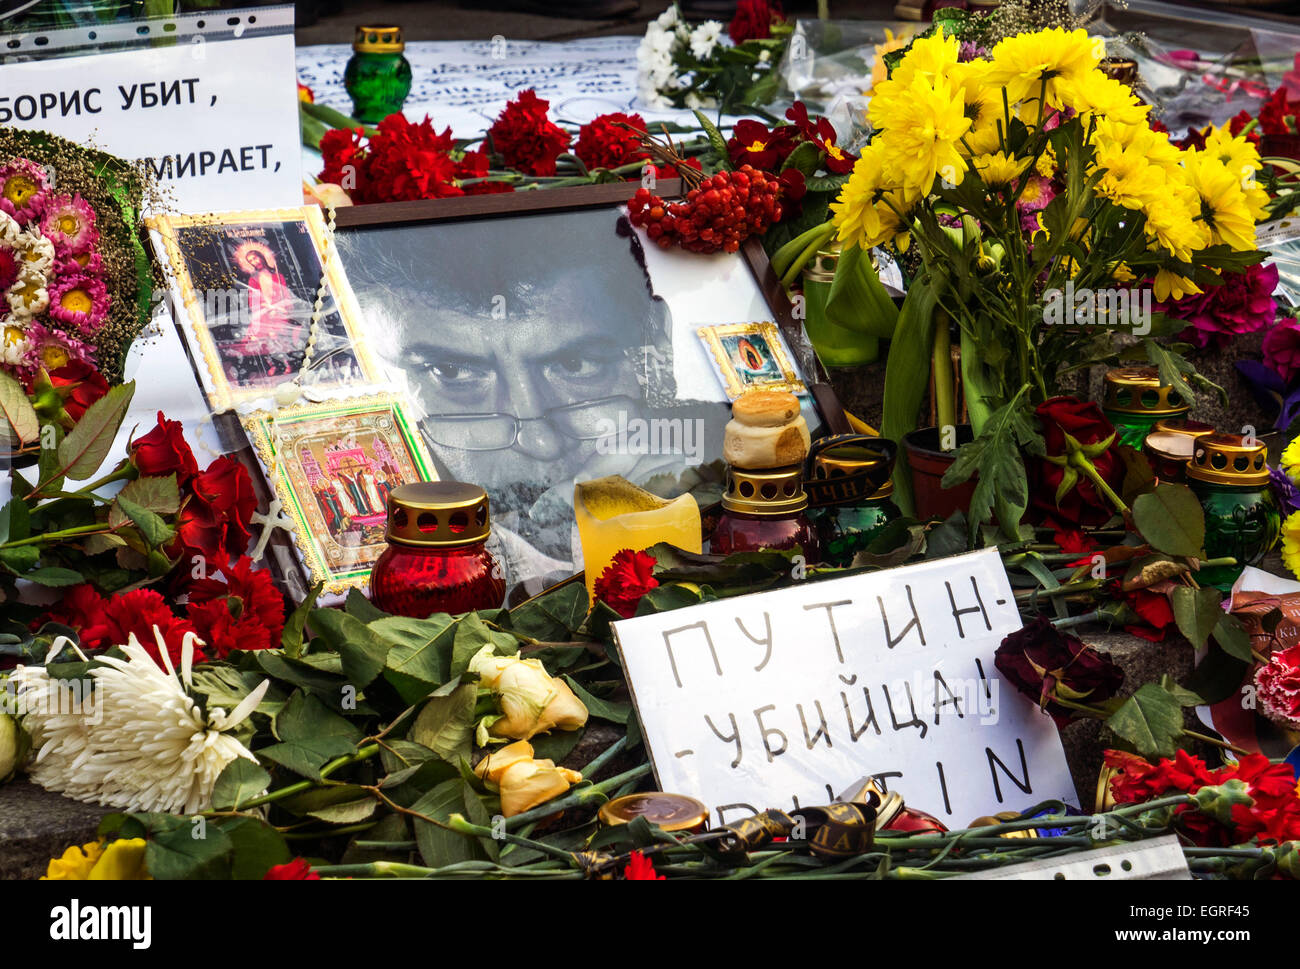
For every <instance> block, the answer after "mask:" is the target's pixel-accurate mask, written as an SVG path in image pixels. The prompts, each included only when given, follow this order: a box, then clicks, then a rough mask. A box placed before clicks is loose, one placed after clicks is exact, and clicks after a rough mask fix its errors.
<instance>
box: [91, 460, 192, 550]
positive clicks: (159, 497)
mask: <svg viewBox="0 0 1300 969" xmlns="http://www.w3.org/2000/svg"><path fill="white" fill-rule="evenodd" d="M122 501H126V502H127V503H128V504H131V505H134V506H136V507H138V508H143V509H145V510H147V511H150V512H153V513H154V514H155V515H174V514H176V512H178V511H180V508H181V492H180V488H178V487H177V485H176V475H174V474H169V475H167V476H166V477H162V478H152V477H144V478H136V479H135V480H134V481H128V482H127V483H126V486H125V487H123V488H122V490H121V491H119V492H118V493H117V501H114V502H113V504H112V505H110V506H109V509H108V523H109V524H110V525H111V526H113V527H114V528H121V527H122V526H123V525H125V524H126V523H127V522H128V521H131V522H135V519H134V518H132V517H131V515H130V513H129V512H128V511H127V510H126V507H125V506H124V505H121V504H120V502H122ZM135 523H136V524H137V525H138V524H140V523H139V522H135ZM146 540H147V536H146ZM150 544H152V545H158V544H162V543H160V542H151V543H150Z"/></svg>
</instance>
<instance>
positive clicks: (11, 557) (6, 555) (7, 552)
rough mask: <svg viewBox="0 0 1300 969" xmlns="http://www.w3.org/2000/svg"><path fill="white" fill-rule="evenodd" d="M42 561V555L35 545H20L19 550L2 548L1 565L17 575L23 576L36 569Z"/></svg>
mask: <svg viewBox="0 0 1300 969" xmlns="http://www.w3.org/2000/svg"><path fill="white" fill-rule="evenodd" d="M40 560H41V553H40V551H39V550H38V549H37V548H36V546H35V545H19V546H18V547H17V548H0V565H3V566H4V567H5V568H7V569H8V570H9V571H11V572H13V573H14V574H15V575H23V574H24V573H26V572H30V571H31V570H32V569H34V568H35V567H36V563H38V562H39V561H40Z"/></svg>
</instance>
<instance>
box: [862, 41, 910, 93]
mask: <svg viewBox="0 0 1300 969" xmlns="http://www.w3.org/2000/svg"><path fill="white" fill-rule="evenodd" d="M911 39H912V33H911V31H909V30H900V31H899V32H898V33H897V34H895V33H894V32H893V31H892V30H890V29H889V28H888V27H886V28H885V42H884V43H883V44H876V45H875V47H876V59H875V60H874V61H873V62H872V64H871V86H872V87H873V88H874V87H875V86H876V85H877V84H880V83H881V82H882V81H885V80H887V79H888V78H889V68H887V67H886V66H885V55H886V54H891V53H893V52H894V51H896V50H901V49H902V48H904V47H906V46H907V44H908V42H909V41H910V40H911Z"/></svg>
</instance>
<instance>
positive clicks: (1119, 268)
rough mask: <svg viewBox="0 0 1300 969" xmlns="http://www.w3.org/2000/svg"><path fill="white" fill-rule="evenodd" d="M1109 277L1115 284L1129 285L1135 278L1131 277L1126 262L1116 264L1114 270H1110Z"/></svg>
mask: <svg viewBox="0 0 1300 969" xmlns="http://www.w3.org/2000/svg"><path fill="white" fill-rule="evenodd" d="M1111 277H1112V278H1113V279H1114V280H1115V282H1117V283H1131V282H1133V280H1134V279H1136V278H1137V277H1136V276H1134V275H1133V270H1131V269H1129V268H1128V263H1126V262H1121V263H1117V264H1116V266H1115V268H1114V269H1112V270H1111Z"/></svg>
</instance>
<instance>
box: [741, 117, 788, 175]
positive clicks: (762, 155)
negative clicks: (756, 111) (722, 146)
mask: <svg viewBox="0 0 1300 969" xmlns="http://www.w3.org/2000/svg"><path fill="white" fill-rule="evenodd" d="M798 133H799V131H798V129H797V128H796V127H795V126H794V125H788V124H785V125H780V126H779V127H776V128H771V129H769V128H768V127H767V126H766V125H764V124H763V123H762V122H761V121H752V120H750V119H748V118H745V119H742V120H740V121H737V122H736V127H734V128H733V129H732V130H731V138H730V139H729V140H728V141H727V155H728V157H730V158H731V164H732V165H733V166H734V167H736V168H739V167H740V166H741V165H753V166H754V167H755V168H757V169H759V170H760V171H764V172H775V171H777V170H778V169H779V168H780V167H781V163H782V162H784V161H785V160H786V159H787V158H788V157H789V156H790V152H792V151H794V147H795V135H797V134H798Z"/></svg>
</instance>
